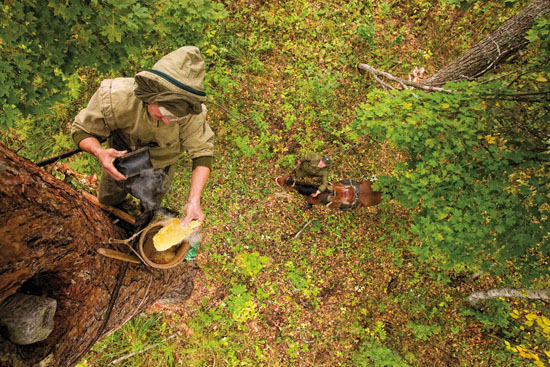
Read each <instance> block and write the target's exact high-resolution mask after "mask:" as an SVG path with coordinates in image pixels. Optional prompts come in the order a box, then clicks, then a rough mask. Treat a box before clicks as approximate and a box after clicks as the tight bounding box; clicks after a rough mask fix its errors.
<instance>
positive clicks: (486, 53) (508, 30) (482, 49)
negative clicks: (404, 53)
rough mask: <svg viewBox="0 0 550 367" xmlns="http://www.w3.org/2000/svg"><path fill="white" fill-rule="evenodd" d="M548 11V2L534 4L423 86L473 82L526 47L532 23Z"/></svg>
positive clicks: (535, 2) (547, 0)
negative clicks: (458, 81)
mask: <svg viewBox="0 0 550 367" xmlns="http://www.w3.org/2000/svg"><path fill="white" fill-rule="evenodd" d="M549 11H550V1H549V0H534V1H533V2H531V3H530V4H529V5H528V6H527V7H525V9H523V10H522V11H521V12H519V13H518V14H516V15H515V16H513V17H512V18H510V19H509V20H508V21H506V23H504V24H503V25H502V26H501V27H500V28H498V29H497V30H496V31H495V32H493V33H492V34H490V35H489V36H488V37H487V38H485V39H484V40H483V41H481V42H479V43H478V44H476V45H474V46H472V47H471V48H470V49H469V50H468V51H467V52H466V53H465V54H463V55H462V56H460V57H459V58H458V59H456V60H454V61H453V62H451V63H450V64H448V65H446V66H445V67H443V69H441V70H439V71H438V72H437V73H435V74H434V75H432V76H431V77H429V78H428V79H427V80H426V81H425V84H426V85H430V86H441V85H443V84H445V83H447V82H450V81H457V80H471V79H475V78H477V77H479V76H481V75H483V74H484V73H485V72H487V71H488V70H490V69H491V68H494V67H495V66H496V65H497V64H499V63H500V62H501V61H503V60H505V59H506V58H507V57H508V56H509V55H511V54H513V53H514V52H517V51H518V50H520V49H521V48H523V47H525V46H526V45H527V44H528V41H527V40H526V39H525V35H526V33H527V31H528V30H529V29H531V27H532V26H533V24H534V23H535V20H536V19H537V18H538V17H539V16H541V15H544V14H546V13H548V12H549Z"/></svg>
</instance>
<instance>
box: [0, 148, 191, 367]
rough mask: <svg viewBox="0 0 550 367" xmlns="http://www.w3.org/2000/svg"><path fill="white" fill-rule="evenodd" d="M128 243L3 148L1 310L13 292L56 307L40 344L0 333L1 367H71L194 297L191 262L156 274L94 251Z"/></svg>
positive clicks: (77, 197)
mask: <svg viewBox="0 0 550 367" xmlns="http://www.w3.org/2000/svg"><path fill="white" fill-rule="evenodd" d="M127 237H128V235H127V234H126V233H125V232H124V231H123V230H122V229H120V228H119V227H117V226H116V225H115V224H113V221H112V219H111V218H110V217H109V216H108V215H107V214H106V213H105V212H103V211H102V210H101V209H99V208H98V207H97V206H95V205H93V204H91V203H90V202H89V201H88V200H86V199H85V198H83V197H82V195H81V194H80V193H79V192H77V191H76V190H74V189H73V188H72V187H71V186H69V185H67V184H65V183H64V182H62V181H60V180H58V179H56V178H55V177H53V176H52V175H51V174H49V173H48V172H46V171H44V170H42V169H41V168H38V167H36V166H35V165H34V164H32V163H31V162H29V161H28V160H26V159H23V158H21V157H19V156H17V154H16V153H14V152H13V151H11V150H10V149H8V148H6V147H5V146H4V145H2V144H0V304H2V303H3V302H4V301H5V300H6V299H7V298H8V297H10V296H12V295H14V294H15V293H20V294H28V295H35V296H41V297H48V298H51V299H54V300H55V301H56V302H57V309H56V312H55V316H54V327H53V331H52V332H51V333H50V335H49V336H48V337H47V338H46V339H45V340H43V341H40V342H37V343H33V344H30V345H16V344H14V343H12V342H11V341H9V340H8V339H7V338H6V335H5V332H6V330H0V331H2V333H1V334H2V336H0V366H14V367H19V366H21V367H22V366H25V367H26V366H35V365H38V364H40V363H41V365H42V366H72V365H74V364H75V363H76V362H77V361H78V360H79V359H80V358H82V356H83V355H84V354H85V353H86V352H87V351H88V350H89V349H90V348H91V347H92V346H93V344H94V343H95V342H96V341H97V340H99V339H101V338H103V337H105V336H107V335H109V334H110V333H112V332H114V331H115V330H117V329H118V328H119V327H121V326H122V325H123V324H124V323H125V322H127V321H129V320H130V319H131V318H132V317H134V316H135V315H137V314H139V313H140V312H142V311H143V310H145V309H147V308H148V307H149V306H151V305H152V304H153V303H154V302H155V301H157V300H159V299H168V298H170V299H174V298H176V299H180V300H183V299H186V298H188V297H189V296H190V294H191V291H192V289H193V277H194V275H195V273H196V271H197V270H198V268H197V267H196V265H195V264H194V263H193V262H191V263H183V264H181V265H179V266H177V267H175V268H172V269H168V270H156V269H150V268H146V267H145V266H144V265H143V264H130V263H126V262H122V261H119V260H115V259H110V258H106V257H103V256H101V255H99V254H98V253H97V251H96V250H97V249H98V248H100V247H107V248H108V247H110V245H109V239H110V238H115V239H121V238H127ZM119 250H123V249H120V248H119Z"/></svg>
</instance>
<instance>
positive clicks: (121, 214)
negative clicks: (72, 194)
mask: <svg viewBox="0 0 550 367" xmlns="http://www.w3.org/2000/svg"><path fill="white" fill-rule="evenodd" d="M80 193H81V194H82V196H83V197H84V198H86V199H87V200H88V201H89V202H91V203H92V204H95V205H97V206H98V207H100V208H101V209H103V210H105V211H106V212H109V213H111V214H113V215H114V216H116V217H118V218H120V219H122V220H123V221H125V222H126V223H130V224H131V225H133V226H135V225H136V218H134V217H132V216H131V215H130V214H128V213H126V212H125V211H124V210H120V209H118V208H115V207H114V206H110V205H105V204H102V203H100V202H99V200H98V199H97V197H96V196H95V195H92V194H90V193H89V192H87V191H84V190H80Z"/></svg>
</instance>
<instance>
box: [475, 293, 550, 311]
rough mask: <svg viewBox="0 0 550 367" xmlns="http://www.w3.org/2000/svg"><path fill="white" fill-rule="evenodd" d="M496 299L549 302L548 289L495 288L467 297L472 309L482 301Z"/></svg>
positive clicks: (549, 294)
mask: <svg viewBox="0 0 550 367" xmlns="http://www.w3.org/2000/svg"><path fill="white" fill-rule="evenodd" d="M498 297H507V298H511V297H519V298H529V299H544V300H550V289H514V288H497V289H490V290H488V291H479V292H474V293H472V294H471V295H470V297H468V301H470V305H472V307H475V308H477V307H479V304H480V302H481V301H482V300H485V299H490V298H498Z"/></svg>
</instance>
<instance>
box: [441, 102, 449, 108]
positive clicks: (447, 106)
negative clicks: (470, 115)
mask: <svg viewBox="0 0 550 367" xmlns="http://www.w3.org/2000/svg"><path fill="white" fill-rule="evenodd" d="M441 107H443V108H445V109H447V108H449V107H451V105H450V104H448V103H442V104H441Z"/></svg>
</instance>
